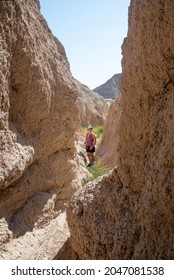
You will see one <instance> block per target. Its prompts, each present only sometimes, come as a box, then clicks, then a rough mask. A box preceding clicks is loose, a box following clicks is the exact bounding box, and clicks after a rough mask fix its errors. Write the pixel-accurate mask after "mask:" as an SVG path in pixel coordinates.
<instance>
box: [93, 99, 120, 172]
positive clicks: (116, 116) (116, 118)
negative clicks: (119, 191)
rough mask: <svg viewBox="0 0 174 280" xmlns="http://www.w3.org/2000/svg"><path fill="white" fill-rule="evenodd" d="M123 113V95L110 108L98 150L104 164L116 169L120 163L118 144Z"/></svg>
mask: <svg viewBox="0 0 174 280" xmlns="http://www.w3.org/2000/svg"><path fill="white" fill-rule="evenodd" d="M121 112H122V99H121V94H120V95H119V97H118V98H117V99H116V100H115V101H113V102H112V103H111V105H110V107H109V110H108V114H107V116H106V119H105V122H104V132H103V137H102V141H101V143H100V145H99V147H98V148H97V155H98V156H99V157H100V160H101V162H102V164H104V165H105V166H109V167H115V166H117V163H118V144H119V134H120V133H119V129H120V126H119V124H120V117H121Z"/></svg>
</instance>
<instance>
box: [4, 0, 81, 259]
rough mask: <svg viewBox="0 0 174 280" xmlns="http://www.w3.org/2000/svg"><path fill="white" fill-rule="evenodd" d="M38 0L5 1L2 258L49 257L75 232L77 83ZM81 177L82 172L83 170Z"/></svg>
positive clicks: (78, 184) (78, 166)
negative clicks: (71, 205)
mask: <svg viewBox="0 0 174 280" xmlns="http://www.w3.org/2000/svg"><path fill="white" fill-rule="evenodd" d="M39 7H40V5H39V1H35V0H28V1H23V0H14V1H1V2H0V33H1V34H0V36H1V41H0V45H1V46H0V50H1V57H0V63H1V67H0V75H1V80H0V86H1V93H0V94H1V96H0V98H1V103H0V111H1V113H0V114H1V115H0V141H1V145H0V194H1V195H0V258H1V259H7V258H8V259H20V258H21V259H28V258H29V259H38V258H39V259H43V258H45V259H50V258H53V257H54V256H55V255H56V253H57V251H58V249H59V248H60V247H61V246H62V243H63V242H64V241H65V240H66V239H67V237H68V236H69V232H68V229H67V227H66V215H65V213H64V211H65V208H66V203H67V201H68V200H69V198H70V197H71V195H72V194H73V193H74V191H75V190H76V189H77V188H78V187H79V186H80V185H81V184H80V182H79V181H78V178H77V176H76V175H77V170H78V172H80V165H78V163H77V162H75V161H74V158H75V155H76V150H75V145H74V134H75V131H76V128H77V126H78V122H79V120H78V108H77V106H76V104H75V103H76V99H77V88H76V85H75V82H74V80H73V78H72V75H71V73H70V70H69V64H68V61H67V59H66V55H65V52H64V48H63V46H62V45H61V43H60V42H59V41H58V40H57V39H55V38H54V36H53V35H52V33H51V31H50V29H49V28H48V26H47V23H46V21H45V20H44V18H43V17H42V16H41V14H40V10H39ZM81 177H82V173H81Z"/></svg>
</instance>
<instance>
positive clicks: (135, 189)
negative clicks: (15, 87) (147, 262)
mask: <svg viewBox="0 0 174 280" xmlns="http://www.w3.org/2000/svg"><path fill="white" fill-rule="evenodd" d="M173 26H174V2H173V1H172V0H162V1H161V0H160V1H159V0H157V1H153V0H144V1H138V0H132V1H131V6H130V8H129V28H128V36H127V38H126V39H125V40H124V44H123V60H122V66H123V73H122V88H121V92H122V114H121V118H120V128H119V137H120V141H119V149H118V165H117V166H118V167H117V170H114V171H112V172H111V174H109V175H107V176H106V177H104V178H100V179H98V180H97V181H95V182H93V183H92V184H88V185H86V186H85V187H84V188H83V191H82V192H78V193H77V194H76V195H75V196H74V198H73V199H72V200H71V203H70V206H69V211H68V221H69V227H70V232H71V235H72V238H71V244H72V249H73V254H74V258H77V259H78V258H80V259H101V258H102V259H103V258H104V259H174V238H173V232H174V210H173V204H174V188H173V184H174V177H173V162H174V150H173V145H174V130H173V127H174V117H173V116H174V114H173V108H174V74H173V72H174V70H173V69H174V59H173V58H174V47H173V46H174V38H173V32H172V30H173Z"/></svg>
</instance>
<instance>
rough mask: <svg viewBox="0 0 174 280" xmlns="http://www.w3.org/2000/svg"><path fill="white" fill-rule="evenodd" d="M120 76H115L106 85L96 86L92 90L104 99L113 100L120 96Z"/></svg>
mask: <svg viewBox="0 0 174 280" xmlns="http://www.w3.org/2000/svg"><path fill="white" fill-rule="evenodd" d="M120 84H121V74H115V75H114V76H113V77H112V78H111V79H109V80H108V81H106V83H104V84H102V85H100V86H98V87H97V88H95V89H94V91H95V92H97V93H99V94H100V95H101V96H103V97H104V98H106V99H115V98H117V97H118V96H119V94H120Z"/></svg>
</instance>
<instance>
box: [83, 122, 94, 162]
mask: <svg viewBox="0 0 174 280" xmlns="http://www.w3.org/2000/svg"><path fill="white" fill-rule="evenodd" d="M95 144H96V136H95V134H94V133H92V126H91V125H90V124H89V125H88V127H87V133H86V138H85V145H86V152H87V156H88V159H89V164H88V165H87V166H91V165H92V164H93V162H94V153H95Z"/></svg>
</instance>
